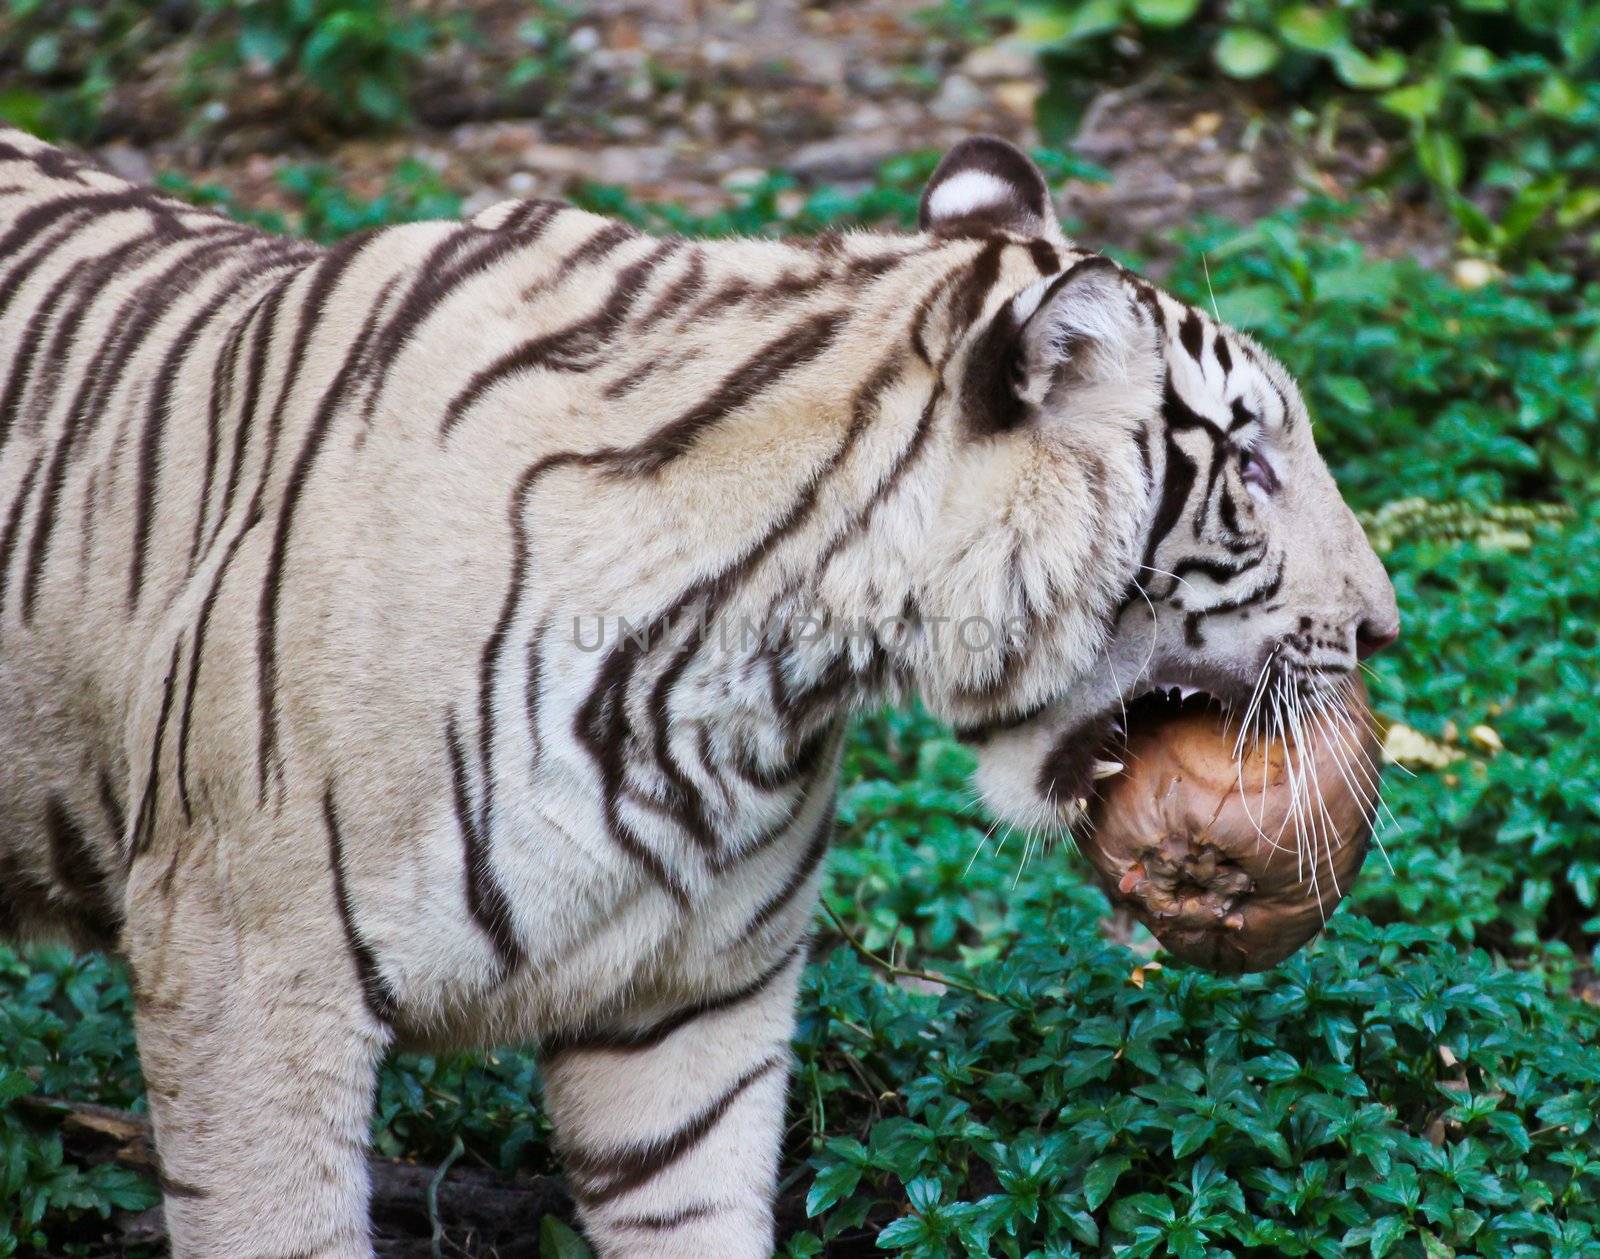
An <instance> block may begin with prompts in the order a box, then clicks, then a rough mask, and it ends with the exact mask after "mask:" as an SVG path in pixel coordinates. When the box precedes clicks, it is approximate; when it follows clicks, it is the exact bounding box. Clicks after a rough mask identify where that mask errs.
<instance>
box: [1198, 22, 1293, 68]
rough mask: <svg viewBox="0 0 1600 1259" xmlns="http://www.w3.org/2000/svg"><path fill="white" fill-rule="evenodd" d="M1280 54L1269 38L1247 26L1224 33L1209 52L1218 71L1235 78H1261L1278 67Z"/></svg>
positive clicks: (1279, 50) (1233, 27)
mask: <svg viewBox="0 0 1600 1259" xmlns="http://www.w3.org/2000/svg"><path fill="white" fill-rule="evenodd" d="M1281 54H1282V49H1280V48H1279V47H1278V45H1277V44H1276V43H1275V42H1274V41H1273V40H1272V39H1271V38H1269V37H1268V36H1266V35H1263V34H1262V33H1261V32H1260V31H1254V30H1251V29H1250V28H1249V27H1246V26H1231V27H1229V28H1228V29H1227V30H1225V31H1223V32H1222V36H1221V38H1219V39H1218V40H1217V43H1216V47H1215V48H1213V49H1212V53H1211V55H1212V56H1213V57H1214V58H1215V59H1216V62H1217V67H1218V69H1220V70H1221V71H1222V72H1223V73H1224V74H1226V75H1230V76H1232V77H1233V78H1235V79H1256V78H1260V77H1261V76H1262V75H1263V74H1265V73H1266V72H1267V71H1268V70H1270V69H1272V67H1273V66H1275V65H1277V64H1278V57H1279V56H1280V55H1281Z"/></svg>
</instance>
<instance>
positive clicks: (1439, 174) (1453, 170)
mask: <svg viewBox="0 0 1600 1259" xmlns="http://www.w3.org/2000/svg"><path fill="white" fill-rule="evenodd" d="M1417 160H1418V161H1419V162H1420V163H1421V164H1422V169H1423V171H1424V173H1425V174H1426V175H1427V176H1428V178H1429V179H1431V180H1432V181H1433V182H1434V184H1435V185H1436V186H1437V187H1439V188H1441V189H1443V190H1444V191H1445V192H1455V191H1456V190H1457V189H1458V188H1460V187H1461V176H1462V174H1463V172H1464V171H1465V168H1466V164H1467V159H1466V154H1465V153H1463V152H1462V149H1461V141H1459V140H1457V139H1456V138H1455V137H1454V136H1453V135H1451V134H1449V133H1448V132H1446V131H1441V130H1439V129H1437V128H1432V127H1430V128H1429V129H1428V130H1426V131H1424V132H1423V133H1422V134H1421V135H1420V136H1418V137H1417Z"/></svg>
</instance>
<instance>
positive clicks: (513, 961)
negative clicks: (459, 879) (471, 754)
mask: <svg viewBox="0 0 1600 1259" xmlns="http://www.w3.org/2000/svg"><path fill="white" fill-rule="evenodd" d="M444 738H445V750H446V752H447V753H448V755H449V758H450V787H451V799H452V801H453V803H454V805H455V812H456V824H457V825H458V826H459V827H460V828H461V845H462V850H463V859H462V862H463V865H464V867H465V874H466V897H467V912H468V913H470V914H471V915H472V920H473V921H474V922H475V923H477V924H478V928H479V930H481V931H482V932H483V933H484V935H486V936H488V937H489V942H490V943H491V944H492V945H494V951H495V953H496V955H497V956H498V957H499V959H500V965H501V969H502V973H503V974H510V973H511V972H512V971H514V970H515V969H516V968H517V967H519V966H521V965H522V961H523V957H524V954H523V949H522V942H521V941H520V940H518V939H517V931H516V926H515V924H514V923H513V921H512V918H511V905H510V902H509V901H508V900H507V899H506V893H505V889H504V888H502V887H501V886H500V880H499V879H498V878H496V877H495V873H494V867H493V866H492V865H491V864H490V854H489V841H488V836H487V835H486V834H485V833H484V832H483V831H481V830H480V829H479V827H478V822H477V819H476V818H475V817H474V816H473V810H472V801H471V788H470V785H469V784H468V782H467V761H466V756H465V754H464V753H463V751H462V748H461V736H460V734H459V733H458V731H457V730H456V723H455V718H453V717H452V718H450V719H449V720H448V721H446V723H445V728H444Z"/></svg>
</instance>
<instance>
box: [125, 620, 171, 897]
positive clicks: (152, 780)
mask: <svg viewBox="0 0 1600 1259" xmlns="http://www.w3.org/2000/svg"><path fill="white" fill-rule="evenodd" d="M182 650H183V635H181V634H180V635H179V636H178V639H177V641H176V642H174V643H173V644H172V658H171V659H170V660H169V661H168V662H167V676H166V677H165V678H164V679H163V680H162V683H161V709H160V711H159V712H158V713H157V714H156V734H155V738H154V739H153V740H152V741H151V744H150V769H149V772H148V773H146V775H145V780H144V790H143V791H141V792H140V793H139V807H138V809H137V810H135V812H134V826H133V843H132V845H131V846H130V847H129V849H128V864H129V865H132V864H133V861H134V859H135V858H136V857H139V856H141V855H142V854H143V853H144V852H145V850H146V849H147V848H149V846H150V840H151V838H152V837H153V836H154V833H155V824H156V797H157V793H158V791H159V790H160V785H161V745H162V744H163V743H164V742H165V741H166V737H167V719H168V718H169V717H170V716H171V715H172V694H173V684H174V682H176V681H177V677H178V655H179V653H180V652H181V651H182Z"/></svg>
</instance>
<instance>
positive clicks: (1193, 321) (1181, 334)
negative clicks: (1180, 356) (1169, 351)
mask: <svg viewBox="0 0 1600 1259" xmlns="http://www.w3.org/2000/svg"><path fill="white" fill-rule="evenodd" d="M1178 340H1179V342H1181V343H1182V345H1183V348H1184V350H1185V351H1187V352H1188V355H1189V357H1190V358H1192V359H1193V360H1194V361H1195V362H1196V363H1198V362H1199V361H1200V355H1201V354H1202V353H1204V352H1205V346H1206V332H1205V327H1204V325H1202V324H1201V322H1200V313H1199V312H1198V311H1196V310H1195V309H1193V308H1192V307H1191V308H1190V309H1189V310H1186V311H1185V312H1184V314H1183V322H1182V323H1180V324H1179V325H1178Z"/></svg>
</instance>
